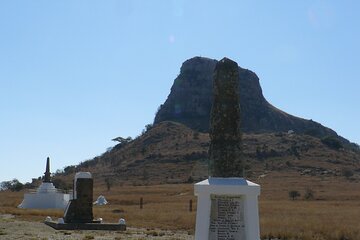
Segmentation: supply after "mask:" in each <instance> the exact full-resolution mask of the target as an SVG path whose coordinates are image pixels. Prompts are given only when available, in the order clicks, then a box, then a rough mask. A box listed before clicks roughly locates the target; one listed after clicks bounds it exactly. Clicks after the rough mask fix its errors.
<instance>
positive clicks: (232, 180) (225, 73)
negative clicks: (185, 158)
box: [194, 58, 260, 240]
mask: <svg viewBox="0 0 360 240" xmlns="http://www.w3.org/2000/svg"><path fill="white" fill-rule="evenodd" d="M239 80H240V79H239V67H238V65H237V63H236V62H234V61H232V60H230V59H228V58H223V59H222V60H220V61H219V62H218V63H217V64H216V67H215V70H214V81H213V89H214V90H213V93H214V97H213V105H212V109H211V115H210V140H211V142H210V147H209V179H206V180H204V181H202V182H199V183H196V184H195V186H194V191H195V195H196V196H198V208H197V213H196V229H195V239H196V240H259V239H260V238H259V217H258V204H257V202H258V200H257V198H258V195H259V193H260V186H259V185H257V184H255V183H252V182H250V181H247V180H246V179H244V178H243V177H244V160H243V154H242V136H241V128H240V126H241V122H240V120H241V118H240V101H239V95H238V93H239Z"/></svg>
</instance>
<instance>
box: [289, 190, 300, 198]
mask: <svg viewBox="0 0 360 240" xmlns="http://www.w3.org/2000/svg"><path fill="white" fill-rule="evenodd" d="M298 197H300V193H299V192H298V191H296V190H292V191H290V192H289V198H291V199H292V200H293V201H294V200H295V199H296V198H298Z"/></svg>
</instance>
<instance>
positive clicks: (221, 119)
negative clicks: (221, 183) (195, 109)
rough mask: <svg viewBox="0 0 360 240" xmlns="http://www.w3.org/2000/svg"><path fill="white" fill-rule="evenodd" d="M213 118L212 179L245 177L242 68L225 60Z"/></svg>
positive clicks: (218, 73) (219, 73)
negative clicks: (240, 71)
mask: <svg viewBox="0 0 360 240" xmlns="http://www.w3.org/2000/svg"><path fill="white" fill-rule="evenodd" d="M213 88H214V99H213V105H212V109H211V115H210V139H211V142H210V148H209V158H210V164H209V171H210V176H211V177H242V174H243V161H242V159H241V158H242V156H241V155H242V154H241V144H242V142H241V129H240V102H239V94H238V93H239V67H238V65H237V63H236V62H234V61H232V60H230V59H228V58H224V59H222V60H221V61H220V62H219V63H218V64H217V65H216V67H215V71H214V83H213Z"/></svg>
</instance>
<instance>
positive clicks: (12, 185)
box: [0, 178, 24, 192]
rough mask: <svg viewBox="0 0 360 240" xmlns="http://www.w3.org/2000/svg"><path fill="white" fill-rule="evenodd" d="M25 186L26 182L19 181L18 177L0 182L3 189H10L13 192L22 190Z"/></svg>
mask: <svg viewBox="0 0 360 240" xmlns="http://www.w3.org/2000/svg"><path fill="white" fill-rule="evenodd" d="M23 188H24V184H22V183H21V182H19V180H17V179H16V178H14V179H13V180H11V181H4V182H1V184H0V189H1V190H10V191H12V192H18V191H21V190H22V189H23Z"/></svg>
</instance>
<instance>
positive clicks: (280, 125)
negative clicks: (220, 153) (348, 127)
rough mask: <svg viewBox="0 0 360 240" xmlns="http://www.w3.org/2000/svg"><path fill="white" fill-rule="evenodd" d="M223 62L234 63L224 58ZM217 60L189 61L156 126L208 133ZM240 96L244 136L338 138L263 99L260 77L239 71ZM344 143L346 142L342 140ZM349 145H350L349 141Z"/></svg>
mask: <svg viewBox="0 0 360 240" xmlns="http://www.w3.org/2000/svg"><path fill="white" fill-rule="evenodd" d="M221 61H232V60H231V59H229V58H227V57H224V58H223V59H222V60H221ZM217 62H218V60H216V59H210V58H206V57H199V56H198V57H193V58H190V59H188V60H186V61H185V62H184V63H183V64H182V66H181V69H180V74H179V75H178V77H177V78H176V79H175V80H174V84H173V86H172V87H171V92H170V94H169V96H168V97H167V99H166V101H165V103H164V104H162V105H161V106H160V108H159V111H158V112H157V114H156V116H155V120H154V123H155V124H157V123H159V122H162V121H175V122H180V123H183V124H185V125H186V126H188V127H190V128H192V129H195V130H197V131H201V132H208V131H209V119H210V110H211V105H212V98H213V93H212V81H213V73H214V69H215V66H216V63H217ZM239 96H240V104H241V113H242V119H241V121H242V130H243V131H244V132H254V133H262V132H285V131H289V130H293V131H295V132H297V133H306V134H309V135H313V136H317V137H323V136H327V135H332V136H337V134H336V132H334V131H333V130H331V129H329V128H326V127H324V126H322V125H321V124H319V123H317V122H314V121H310V120H305V119H302V118H299V117H295V116H292V115H290V114H287V113H285V112H283V111H281V110H279V109H277V108H276V107H274V106H272V105H271V104H270V103H268V101H267V100H266V99H265V98H264V96H263V94H262V89H261V86H260V81H259V78H258V76H257V75H256V74H255V73H254V72H252V71H250V70H248V69H243V68H241V67H239ZM343 140H345V139H343ZM347 142H348V141H347Z"/></svg>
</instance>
